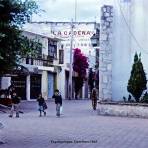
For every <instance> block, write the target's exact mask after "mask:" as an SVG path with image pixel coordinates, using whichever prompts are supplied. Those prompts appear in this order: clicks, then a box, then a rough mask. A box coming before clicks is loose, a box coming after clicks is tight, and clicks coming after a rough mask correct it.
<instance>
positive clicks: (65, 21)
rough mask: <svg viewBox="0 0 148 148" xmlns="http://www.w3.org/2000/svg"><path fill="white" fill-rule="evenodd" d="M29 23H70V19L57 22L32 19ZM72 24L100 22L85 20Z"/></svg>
mask: <svg viewBox="0 0 148 148" xmlns="http://www.w3.org/2000/svg"><path fill="white" fill-rule="evenodd" d="M30 23H38V24H42V23H45V24H54V23H65V24H66V23H67V24H68V23H71V21H65V22H64V21H63V22H62V21H61V22H60V21H59V22H56V21H32V22H30ZM73 23H74V24H100V23H97V22H96V21H91V22H85V21H82V22H73Z"/></svg>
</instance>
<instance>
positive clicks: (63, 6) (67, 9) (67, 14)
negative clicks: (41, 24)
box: [33, 0, 102, 22]
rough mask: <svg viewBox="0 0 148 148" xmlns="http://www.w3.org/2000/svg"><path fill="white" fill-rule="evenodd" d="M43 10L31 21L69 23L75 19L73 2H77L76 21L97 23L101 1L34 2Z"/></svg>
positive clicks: (52, 0)
mask: <svg viewBox="0 0 148 148" xmlns="http://www.w3.org/2000/svg"><path fill="white" fill-rule="evenodd" d="M36 1H37V2H38V4H39V6H40V8H41V9H43V10H45V12H42V13H41V14H40V16H39V15H37V16H34V17H33V21H70V20H71V19H72V18H73V19H75V1H77V7H76V8H77V9H76V10H77V11H76V21H95V20H96V21H97V22H98V21H99V15H100V1H102V0H36Z"/></svg>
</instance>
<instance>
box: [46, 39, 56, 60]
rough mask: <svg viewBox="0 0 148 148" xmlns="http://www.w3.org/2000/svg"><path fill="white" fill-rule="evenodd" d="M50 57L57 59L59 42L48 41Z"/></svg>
mask: <svg viewBox="0 0 148 148" xmlns="http://www.w3.org/2000/svg"><path fill="white" fill-rule="evenodd" d="M48 57H51V58H53V59H56V58H57V41H53V40H48Z"/></svg>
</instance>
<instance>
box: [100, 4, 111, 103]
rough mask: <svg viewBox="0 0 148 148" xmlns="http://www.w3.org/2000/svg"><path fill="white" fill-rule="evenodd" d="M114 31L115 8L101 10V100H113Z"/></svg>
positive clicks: (107, 6) (104, 7) (105, 7)
mask: <svg viewBox="0 0 148 148" xmlns="http://www.w3.org/2000/svg"><path fill="white" fill-rule="evenodd" d="M112 30H113V7H112V6H110V5H104V6H103V7H102V8H101V24H100V55H99V99H100V100H111V99H112Z"/></svg>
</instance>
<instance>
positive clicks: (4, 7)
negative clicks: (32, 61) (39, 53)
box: [0, 0, 41, 73]
mask: <svg viewBox="0 0 148 148" xmlns="http://www.w3.org/2000/svg"><path fill="white" fill-rule="evenodd" d="M38 11H39V8H38V6H37V4H36V3H35V1H33V0H23V1H21V0H0V73H5V72H6V71H7V70H8V69H12V68H13V67H14V66H15V65H17V63H18V61H19V59H20V57H21V56H23V57H24V56H27V55H30V54H32V53H35V51H36V50H37V49H38V48H41V44H40V43H39V42H37V41H33V40H30V39H28V38H27V37H25V36H23V35H22V31H21V28H22V26H23V24H25V23H27V22H28V21H29V20H30V19H31V16H32V14H33V13H37V12H38Z"/></svg>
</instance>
